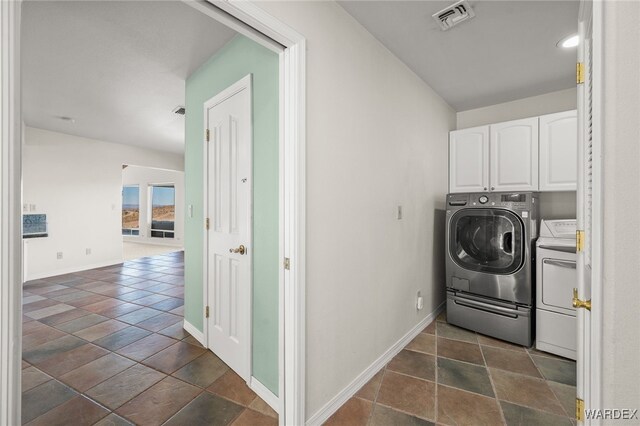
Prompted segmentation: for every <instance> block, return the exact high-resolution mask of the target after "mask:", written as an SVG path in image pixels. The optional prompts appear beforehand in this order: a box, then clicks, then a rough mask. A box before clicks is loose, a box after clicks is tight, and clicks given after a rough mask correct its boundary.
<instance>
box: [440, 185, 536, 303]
mask: <svg viewBox="0 0 640 426" xmlns="http://www.w3.org/2000/svg"><path fill="white" fill-rule="evenodd" d="M537 212H538V205H537V194H536V193H518V194H512V193H495V192H493V193H492V192H489V193H474V194H449V195H448V196H447V227H446V241H447V254H446V269H447V273H446V276H447V288H448V289H449V290H453V291H456V292H462V293H466V294H474V295H478V296H484V297H488V298H492V299H498V300H503V301H507V302H511V303H517V304H521V305H532V304H533V298H532V294H533V291H532V290H533V288H532V282H533V280H532V278H533V277H532V275H533V272H534V268H533V267H532V260H533V242H534V240H535V238H536V237H537V218H538V214H537Z"/></svg>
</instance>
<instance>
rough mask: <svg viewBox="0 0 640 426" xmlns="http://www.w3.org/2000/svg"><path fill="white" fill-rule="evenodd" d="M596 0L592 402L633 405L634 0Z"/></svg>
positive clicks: (637, 57)
mask: <svg viewBox="0 0 640 426" xmlns="http://www.w3.org/2000/svg"><path fill="white" fill-rule="evenodd" d="M603 4H604V6H603V7H604V40H603V46H604V58H603V67H604V70H603V75H604V92H605V93H604V100H603V107H604V120H605V123H604V135H603V149H604V150H603V155H604V170H603V172H604V179H603V180H604V187H603V192H604V230H603V231H604V232H603V235H604V247H603V253H604V259H603V260H604V270H603V274H604V277H603V285H602V287H603V292H604V294H603V300H602V308H603V312H604V319H603V325H604V330H603V334H602V347H603V355H604V356H603V359H602V374H603V386H602V395H603V401H602V407H594V408H640V381H639V380H638V378H639V377H640V363H639V362H638V360H639V359H640V319H639V318H640V317H639V315H638V306H637V304H636V303H635V302H636V301H637V300H640V285H638V280H639V278H640V261H639V259H640V255H639V254H638V238H639V237H640V221H639V220H638V211H640V113H639V111H640V79H638V69H640V53H639V52H640V26H638V21H640V2H635V1H624V2H623V1H621V2H604V3H603ZM594 303H597V301H594ZM610 423H616V424H617V423H622V424H632V423H636V424H637V420H635V421H631V422H624V421H623V422H620V421H618V422H610Z"/></svg>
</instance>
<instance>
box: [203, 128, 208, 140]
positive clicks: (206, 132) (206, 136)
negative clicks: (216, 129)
mask: <svg viewBox="0 0 640 426" xmlns="http://www.w3.org/2000/svg"><path fill="white" fill-rule="evenodd" d="M204 133H205V138H206V139H207V142H209V129H207V130H206V131H205V132H204Z"/></svg>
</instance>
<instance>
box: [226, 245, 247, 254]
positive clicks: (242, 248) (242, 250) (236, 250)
mask: <svg viewBox="0 0 640 426" xmlns="http://www.w3.org/2000/svg"><path fill="white" fill-rule="evenodd" d="M246 252H247V249H246V247H245V246H243V245H242V244H240V245H239V246H238V248H234V249H232V248H230V249H229V253H240V254H245V253H246Z"/></svg>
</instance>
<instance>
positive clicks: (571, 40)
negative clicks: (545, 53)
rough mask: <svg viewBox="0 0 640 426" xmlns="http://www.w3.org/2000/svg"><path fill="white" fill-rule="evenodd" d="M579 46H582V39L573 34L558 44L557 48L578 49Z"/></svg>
mask: <svg viewBox="0 0 640 426" xmlns="http://www.w3.org/2000/svg"><path fill="white" fill-rule="evenodd" d="M578 44H580V37H579V36H578V34H572V35H570V36H568V37H565V38H563V39H562V40H560V41H559V42H557V43H556V46H558V47H563V48H565V49H571V48H572V47H576V46H577V45H578Z"/></svg>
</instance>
